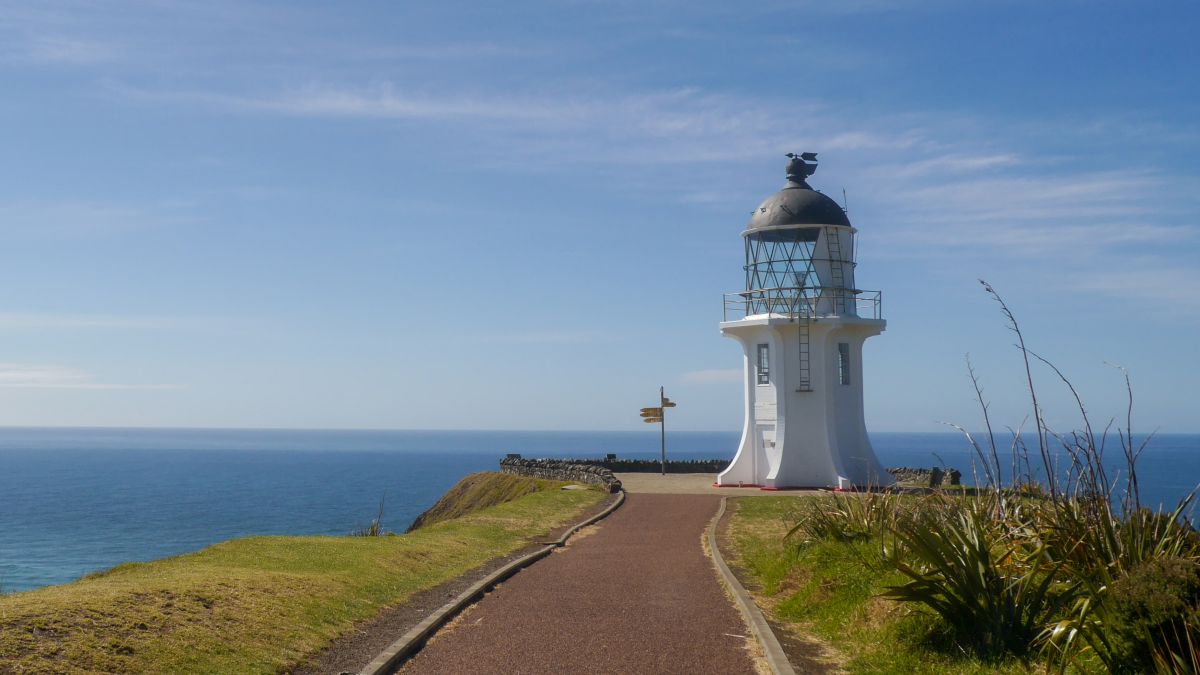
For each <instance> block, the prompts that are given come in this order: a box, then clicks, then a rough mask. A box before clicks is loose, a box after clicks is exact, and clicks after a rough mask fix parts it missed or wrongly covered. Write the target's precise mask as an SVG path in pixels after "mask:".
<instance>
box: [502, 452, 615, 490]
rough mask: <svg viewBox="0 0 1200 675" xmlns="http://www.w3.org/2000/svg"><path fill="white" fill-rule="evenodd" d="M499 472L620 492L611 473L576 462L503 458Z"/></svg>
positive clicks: (598, 467)
mask: <svg viewBox="0 0 1200 675" xmlns="http://www.w3.org/2000/svg"><path fill="white" fill-rule="evenodd" d="M500 470H501V471H502V472H504V473H512V474H517V475H519V476H532V477H534V478H545V479H548V480H565V481H571V482H573V483H589V484H591V485H603V486H604V487H605V488H607V489H608V491H609V492H620V490H621V481H619V480H617V477H616V476H614V475H613V473H612V471H610V470H608V469H605V468H604V467H601V466H594V465H591V464H580V463H579V462H577V461H563V460H558V459H521V458H519V457H505V458H504V459H502V460H500Z"/></svg>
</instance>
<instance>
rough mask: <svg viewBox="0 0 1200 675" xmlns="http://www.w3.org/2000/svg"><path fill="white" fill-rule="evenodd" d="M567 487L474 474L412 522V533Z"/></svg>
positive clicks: (538, 480)
mask: <svg viewBox="0 0 1200 675" xmlns="http://www.w3.org/2000/svg"><path fill="white" fill-rule="evenodd" d="M563 485H566V483H561V482H558V481H551V480H543V479H540V478H528V477H525V476H516V475H513V474H508V473H495V472H483V473H473V474H471V475H469V476H467V477H466V478H463V479H462V480H460V481H458V484H457V485H455V486H454V487H453V488H451V489H450V491H449V492H447V493H446V494H444V495H442V498H441V499H439V500H438V501H437V503H436V504H434V505H433V506H432V507H430V508H429V510H428V511H426V512H425V513H422V514H421V515H420V516H418V517H417V519H416V521H414V522H413V525H412V527H411V528H410V531H412V530H417V529H419V528H422V527H428V526H429V525H432V524H434V523H440V522H442V521H443V520H451V519H453V518H461V517H462V516H465V515H467V514H468V513H473V512H475V511H478V510H480V509H485V508H487V507H489V506H495V505H497V504H503V503H505V502H510V501H512V500H514V499H518V498H520V497H524V496H525V495H527V494H532V493H534V492H540V491H542V490H547V489H558V488H560V487H562V486H563Z"/></svg>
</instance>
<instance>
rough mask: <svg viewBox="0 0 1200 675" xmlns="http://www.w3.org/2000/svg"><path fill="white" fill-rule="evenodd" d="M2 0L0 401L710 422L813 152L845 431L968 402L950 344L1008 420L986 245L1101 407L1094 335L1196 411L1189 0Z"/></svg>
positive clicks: (1156, 399) (1029, 316)
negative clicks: (744, 289)
mask: <svg viewBox="0 0 1200 675" xmlns="http://www.w3.org/2000/svg"><path fill="white" fill-rule="evenodd" d="M0 8H2V9H0V84H2V86H3V91H4V94H3V96H0V125H3V130H4V131H3V136H2V138H3V149H4V151H3V153H0V232H2V233H3V241H4V246H3V247H2V248H0V283H3V286H4V287H5V288H6V289H7V292H6V293H5V294H4V295H3V301H0V344H3V345H4V351H3V354H0V424H6V425H125V426H195V427H207V426H217V427H339V428H354V427H371V428H479V429H640V428H644V425H641V424H640V422H639V420H638V418H637V413H636V411H637V408H638V407H640V406H643V405H649V404H650V403H651V402H652V401H653V400H654V398H653V397H654V396H655V395H656V393H657V387H658V386H659V385H660V384H662V385H665V386H666V387H667V391H668V394H669V395H672V396H673V398H675V399H676V400H678V401H679V402H680V406H679V407H678V408H676V409H675V411H673V412H675V416H674V419H673V421H672V422H671V424H672V426H673V428H677V429H696V430H736V429H738V428H740V424H741V410H742V408H741V390H740V387H739V384H738V382H737V379H738V376H737V371H736V369H737V368H738V367H739V366H740V362H741V356H740V351H739V348H738V347H737V345H736V343H734V342H732V341H729V340H726V339H723V338H721V337H720V335H719V333H718V331H717V323H718V321H719V320H720V318H721V314H720V312H721V302H720V301H721V294H722V293H723V292H728V291H734V290H737V289H738V287H739V285H740V284H741V282H742V278H741V264H742V261H741V255H742V249H741V242H740V238H739V233H740V232H741V230H742V228H743V225H744V224H745V221H746V219H747V217H748V215H749V212H750V210H751V209H752V208H754V206H756V205H757V204H758V202H759V201H760V200H762V199H763V198H765V197H766V196H768V195H769V194H771V193H772V192H774V191H775V190H777V189H778V188H779V187H781V185H782V183H783V166H784V162H785V160H784V159H783V154H784V153H785V152H789V151H816V152H819V153H820V156H821V160H822V162H821V166H820V169H819V171H818V173H817V175H816V176H815V178H814V180H813V183H814V184H815V185H816V186H817V187H819V188H821V189H823V190H825V191H826V192H828V193H830V194H834V195H838V196H840V195H841V193H842V189H843V188H844V189H845V190H846V192H847V195H848V204H849V209H850V216H851V219H852V221H853V222H854V224H855V226H856V227H858V228H859V230H860V244H861V249H860V256H859V263H860V265H859V268H858V282H859V286H860V287H862V288H866V289H880V290H882V291H883V294H884V311H885V317H886V318H887V319H888V320H889V326H888V330H887V332H886V333H884V334H883V335H882V336H880V337H877V338H873V339H872V340H871V341H870V342H869V343H868V345H867V348H866V353H865V356H864V359H865V364H864V365H865V369H866V372H865V376H864V380H865V386H866V392H867V393H866V406H867V419H868V426H869V427H870V428H871V429H873V430H879V431H890V430H895V431H926V430H938V429H943V428H944V427H942V426H941V425H940V424H939V421H941V420H949V421H954V422H958V423H961V424H964V425H966V426H968V427H971V426H975V425H976V424H977V422H978V419H979V414H978V410H977V409H976V407H975V406H974V404H973V403H972V396H973V393H972V391H971V388H970V384H969V381H968V380H967V377H966V369H965V364H964V355H965V354H966V353H968V352H969V353H971V355H972V359H973V360H974V362H975V364H976V367H977V370H978V371H979V375H980V377H981V378H982V380H983V384H984V386H985V387H986V391H987V395H988V397H989V399H990V400H991V401H992V404H993V413H994V415H995V416H996V417H997V418H998V420H999V421H1000V422H1002V423H1006V424H1012V425H1018V424H1020V423H1021V421H1022V418H1023V417H1024V416H1025V415H1026V412H1025V410H1026V406H1025V399H1024V396H1023V381H1022V379H1021V373H1020V363H1019V360H1018V356H1017V354H1016V353H1015V352H1014V350H1013V349H1012V347H1011V346H1010V343H1011V336H1010V335H1009V334H1008V332H1007V331H1006V330H1005V327H1004V323H1003V319H1002V317H1001V316H1000V314H999V313H998V311H997V308H996V306H995V304H994V303H992V302H991V301H990V300H989V299H988V298H987V297H986V296H985V294H984V293H983V292H982V291H981V290H980V288H979V285H978V283H977V281H976V279H978V278H981V277H982V278H985V279H987V280H988V281H990V282H991V283H992V284H994V285H995V286H996V287H997V289H998V290H1000V291H1001V292H1002V293H1003V294H1004V295H1005V297H1006V298H1007V300H1008V301H1009V303H1010V304H1011V305H1012V306H1013V308H1014V310H1015V311H1016V312H1017V315H1018V318H1019V319H1020V320H1021V322H1022V325H1023V328H1024V329H1025V331H1026V334H1027V339H1028V340H1029V342H1030V345H1031V347H1033V348H1034V349H1035V350H1037V351H1038V352H1040V353H1042V354H1043V355H1045V356H1047V357H1048V358H1050V359H1052V360H1054V361H1055V362H1056V363H1057V364H1058V365H1059V366H1060V368H1062V369H1063V370H1064V371H1065V372H1066V373H1067V374H1068V375H1069V376H1071V377H1072V378H1073V379H1074V380H1075V382H1076V384H1077V385H1078V386H1079V388H1080V390H1081V393H1082V394H1083V395H1084V397H1085V399H1086V400H1087V401H1088V403H1089V407H1090V409H1091V411H1092V412H1093V413H1094V414H1095V415H1096V416H1098V417H1100V418H1101V419H1105V418H1107V417H1108V416H1110V415H1113V414H1118V413H1120V412H1122V410H1123V399H1122V397H1123V394H1124V389H1123V383H1122V381H1121V379H1120V373H1119V372H1118V371H1116V370H1114V369H1113V368H1110V367H1108V366H1106V365H1105V362H1106V361H1107V362H1113V363H1119V364H1122V365H1124V366H1125V367H1127V368H1128V369H1129V371H1130V372H1131V374H1132V377H1133V382H1134V386H1135V389H1136V395H1137V413H1136V415H1137V417H1136V422H1137V425H1138V427H1139V428H1142V429H1146V430H1148V429H1153V428H1159V429H1161V430H1163V431H1180V432H1197V431H1200V422H1198V421H1197V414H1196V412H1197V404H1196V403H1195V392H1196V383H1197V382H1198V381H1200V356H1198V349H1197V338H1198V337H1200V294H1198V292H1200V262H1198V261H1200V256H1198V253H1200V222H1198V218H1197V214H1198V213H1200V190H1198V189H1197V188H1198V183H1197V177H1198V175H1200V162H1198V160H1197V152H1198V151H1200V124H1198V123H1197V120H1198V119H1200V114H1198V113H1200V94H1198V93H1197V88H1196V68H1197V64H1198V63H1200V58H1198V57H1200V48H1198V47H1197V41H1196V39H1195V35H1194V29H1195V26H1197V25H1200V21H1198V20H1200V9H1198V8H1197V6H1196V5H1195V3H1189V2H1170V1H1164V2H1158V3H1132V2H1130V3H1117V2H1058V3H1046V2H1024V1H1021V0H1008V1H996V2H973V3H959V2H949V1H945V2H942V1H938V0H923V1H922V0H914V1H912V2H881V1H874V0H862V1H853V0H851V1H848V2H838V3H817V2H792V3H779V2H763V3H724V2H721V3H703V2H604V3H601V2H584V1H578V2H511V3H458V2H445V1H443V2H436V3H423V2H406V3H393V2H377V3H365V2H364V3H353V4H351V3H337V4H333V3H328V4H318V3H303V2H288V3H282V2H281V3H277V4H262V3H250V2H236V3H233V2H231V3H226V2H220V1H216V0H206V1H204V2H167V1H147V2H106V3H94V2H45V3H25V2H4V3H0ZM1038 379H1039V382H1040V383H1041V384H1042V385H1043V386H1044V389H1045V393H1044V396H1045V398H1046V399H1047V401H1048V413H1047V414H1048V417H1049V419H1050V422H1051V423H1052V424H1053V425H1054V426H1056V427H1057V428H1060V429H1063V430H1066V429H1069V428H1071V426H1072V425H1073V424H1074V423H1075V418H1074V417H1073V416H1072V414H1071V409H1070V406H1069V405H1068V403H1069V398H1068V397H1067V396H1066V392H1064V391H1062V389H1061V388H1060V387H1058V386H1057V385H1056V383H1055V380H1054V378H1053V376H1052V375H1051V374H1049V373H1047V372H1045V371H1044V370H1039V371H1038Z"/></svg>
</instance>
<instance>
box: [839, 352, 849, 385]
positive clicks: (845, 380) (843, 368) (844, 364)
mask: <svg viewBox="0 0 1200 675" xmlns="http://www.w3.org/2000/svg"><path fill="white" fill-rule="evenodd" d="M838 377H839V378H840V379H841V381H842V384H850V343H849V342H839V343H838Z"/></svg>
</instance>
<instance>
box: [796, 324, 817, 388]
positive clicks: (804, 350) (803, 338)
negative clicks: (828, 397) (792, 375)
mask: <svg viewBox="0 0 1200 675" xmlns="http://www.w3.org/2000/svg"><path fill="white" fill-rule="evenodd" d="M811 328H812V312H811V311H805V312H804V314H803V315H802V316H801V317H800V323H798V324H796V329H797V330H798V331H799V336H798V337H799V339H798V342H799V344H800V372H799V378H798V379H799V384H798V386H797V387H796V391H812V390H813V389H812V372H811V371H812V367H811V363H810V353H809V348H810V346H811V345H810V341H811V336H810V334H809V333H810V329H811Z"/></svg>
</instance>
